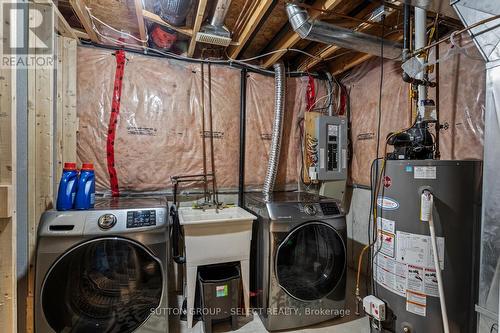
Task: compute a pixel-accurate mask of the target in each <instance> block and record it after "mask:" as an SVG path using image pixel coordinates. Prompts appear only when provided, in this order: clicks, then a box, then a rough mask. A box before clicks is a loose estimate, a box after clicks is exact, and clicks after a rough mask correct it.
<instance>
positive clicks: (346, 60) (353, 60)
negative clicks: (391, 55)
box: [328, 34, 403, 75]
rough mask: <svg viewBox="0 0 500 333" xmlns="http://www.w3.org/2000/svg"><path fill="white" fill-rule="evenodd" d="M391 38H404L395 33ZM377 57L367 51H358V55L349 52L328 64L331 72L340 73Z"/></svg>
mask: <svg viewBox="0 0 500 333" xmlns="http://www.w3.org/2000/svg"><path fill="white" fill-rule="evenodd" d="M388 39H389V40H393V41H401V40H402V39H403V35H402V34H397V35H396V34H394V35H392V36H390V37H389V38H388ZM373 57H375V56H374V55H371V54H366V53H358V54H357V55H353V54H348V55H345V56H342V57H339V58H338V59H336V60H335V61H333V62H332V63H331V65H330V66H328V70H329V71H330V73H332V74H333V75H339V74H342V73H343V72H345V71H347V70H349V69H351V68H353V67H355V66H357V65H359V64H361V63H363V62H365V61H367V60H369V59H371V58H373Z"/></svg>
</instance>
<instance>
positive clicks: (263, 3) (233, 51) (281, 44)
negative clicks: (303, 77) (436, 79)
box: [57, 0, 460, 74]
mask: <svg viewBox="0 0 500 333" xmlns="http://www.w3.org/2000/svg"><path fill="white" fill-rule="evenodd" d="M158 1H161V0H143V1H142V0H59V1H58V2H57V7H58V9H59V11H60V14H62V17H64V18H65V19H66V21H67V24H69V26H71V28H72V30H73V31H72V32H71V35H72V36H78V37H79V38H80V39H82V40H89V41H91V42H93V43H97V44H108V45H113V44H116V40H120V41H123V42H126V43H127V46H129V47H134V45H135V47H137V48H141V47H143V46H147V40H148V32H150V30H151V26H152V24H153V23H157V24H159V25H161V26H163V27H169V28H171V29H173V30H175V33H176V34H177V41H178V44H177V46H176V50H177V52H178V53H182V54H184V55H187V56H189V57H209V56H210V57H220V58H227V57H230V58H238V59H246V58H251V57H256V56H259V55H266V54H268V53H269V54H268V55H266V56H263V57H261V58H259V59H258V60H256V61H255V62H254V63H255V64H258V65H261V66H263V67H266V68H267V67H270V66H272V64H273V63H275V62H276V61H279V60H283V61H284V62H285V63H286V65H287V66H288V68H291V69H297V70H301V71H316V70H318V69H328V70H331V71H332V72H334V73H335V74H340V73H342V72H344V71H346V70H348V69H350V68H352V67H353V66H355V65H357V64H359V63H361V62H363V61H366V60H368V59H369V58H371V57H372V56H370V55H367V54H363V53H359V52H355V51H350V50H347V49H343V48H340V47H337V46H335V45H325V44H321V43H317V42H311V41H309V40H304V39H301V38H300V36H298V35H297V34H296V33H295V32H294V31H293V30H292V29H291V26H290V24H289V23H288V18H287V15H286V12H285V5H286V3H287V2H291V1H290V0H233V1H232V2H231V5H230V7H229V10H228V13H227V16H226V18H225V22H224V23H225V26H226V27H227V28H228V30H229V31H231V34H232V44H230V45H229V46H228V47H227V48H224V47H220V46H212V45H209V44H203V43H199V42H196V38H195V37H194V36H196V33H197V32H198V30H199V29H200V27H201V26H202V24H203V23H204V22H205V21H206V20H207V19H208V18H209V17H210V16H211V15H212V12H213V10H214V6H215V3H216V0H193V1H192V4H191V7H190V10H189V13H188V16H187V19H186V22H185V26H183V27H172V26H171V25H170V24H169V23H168V22H165V21H164V20H163V19H162V18H161V17H160V16H159V15H157V12H158ZM427 1H428V2H436V1H431V0H427ZM295 2H296V3H298V4H299V5H301V6H303V7H306V8H307V10H308V11H309V13H310V16H311V17H312V18H317V19H321V20H324V21H327V22H330V23H334V24H336V25H339V26H342V27H345V28H348V29H353V30H356V31H359V32H364V33H367V34H372V35H375V36H381V35H382V32H383V33H384V36H385V38H387V39H391V40H394V41H400V40H401V39H402V28H401V26H402V12H401V2H400V1H395V0H392V1H390V0H387V1H385V2H384V3H386V14H387V16H386V19H385V21H384V22H385V23H384V26H382V24H381V23H380V22H375V21H369V20H370V18H371V16H372V15H373V12H374V11H375V10H377V8H380V6H381V4H382V1H379V0H308V1H304V0H302V1H295ZM438 2H439V1H438ZM448 2H449V1H444V2H443V3H446V4H441V7H440V8H442V7H443V6H444V7H445V8H444V9H443V10H441V9H440V11H441V12H445V13H450V11H449V8H447V6H448V7H449V5H448V4H447V3H448ZM434 7H436V6H434ZM448 15H449V14H448ZM434 16H435V14H434V13H432V12H429V22H430V23H431V22H432V20H433V18H434ZM441 22H442V23H445V26H448V27H449V26H460V22H459V21H458V20H456V19H455V18H452V17H445V16H443V17H442V19H441ZM67 26H68V25H66V27H67ZM96 30H97V32H96ZM170 31H171V30H170ZM283 49H299V50H303V51H305V52H307V53H309V54H312V55H314V58H313V57H310V56H308V55H305V54H303V53H298V52H296V51H279V50H283Z"/></svg>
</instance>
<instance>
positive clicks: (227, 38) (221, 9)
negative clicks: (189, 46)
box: [196, 0, 231, 46]
mask: <svg viewBox="0 0 500 333" xmlns="http://www.w3.org/2000/svg"><path fill="white" fill-rule="evenodd" d="M230 5H231V0H219V1H217V4H216V5H215V11H214V14H213V16H212V19H210V23H208V24H206V25H204V26H203V27H201V29H200V32H198V33H197V34H196V41H197V42H201V43H208V44H214V45H220V46H228V45H229V43H231V33H230V32H229V30H228V29H227V28H226V27H225V26H224V19H225V18H226V15H227V11H228V10H229V6H230Z"/></svg>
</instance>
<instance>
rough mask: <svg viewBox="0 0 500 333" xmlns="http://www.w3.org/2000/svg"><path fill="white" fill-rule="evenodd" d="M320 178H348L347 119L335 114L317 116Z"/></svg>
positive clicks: (317, 168)
mask: <svg viewBox="0 0 500 333" xmlns="http://www.w3.org/2000/svg"><path fill="white" fill-rule="evenodd" d="M316 140H317V163H316V167H315V169H316V170H315V172H316V175H315V176H316V179H318V180H342V179H346V178H347V120H346V118H341V117H334V116H320V117H318V118H316Z"/></svg>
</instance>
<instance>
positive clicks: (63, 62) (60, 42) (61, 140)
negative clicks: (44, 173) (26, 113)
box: [54, 37, 78, 188]
mask: <svg viewBox="0 0 500 333" xmlns="http://www.w3.org/2000/svg"><path fill="white" fill-rule="evenodd" d="M57 48H58V57H57V103H56V106H57V110H56V121H57V126H56V129H57V131H56V145H55V148H54V149H55V155H56V161H57V163H56V166H55V170H56V171H55V174H56V176H58V175H61V174H62V169H63V165H64V163H65V162H76V161H77V155H76V134H77V131H78V118H77V115H76V66H77V65H76V52H77V46H76V43H75V41H74V40H72V39H69V38H64V37H59V38H58V39H57ZM58 187H59V178H56V186H55V188H58Z"/></svg>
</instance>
